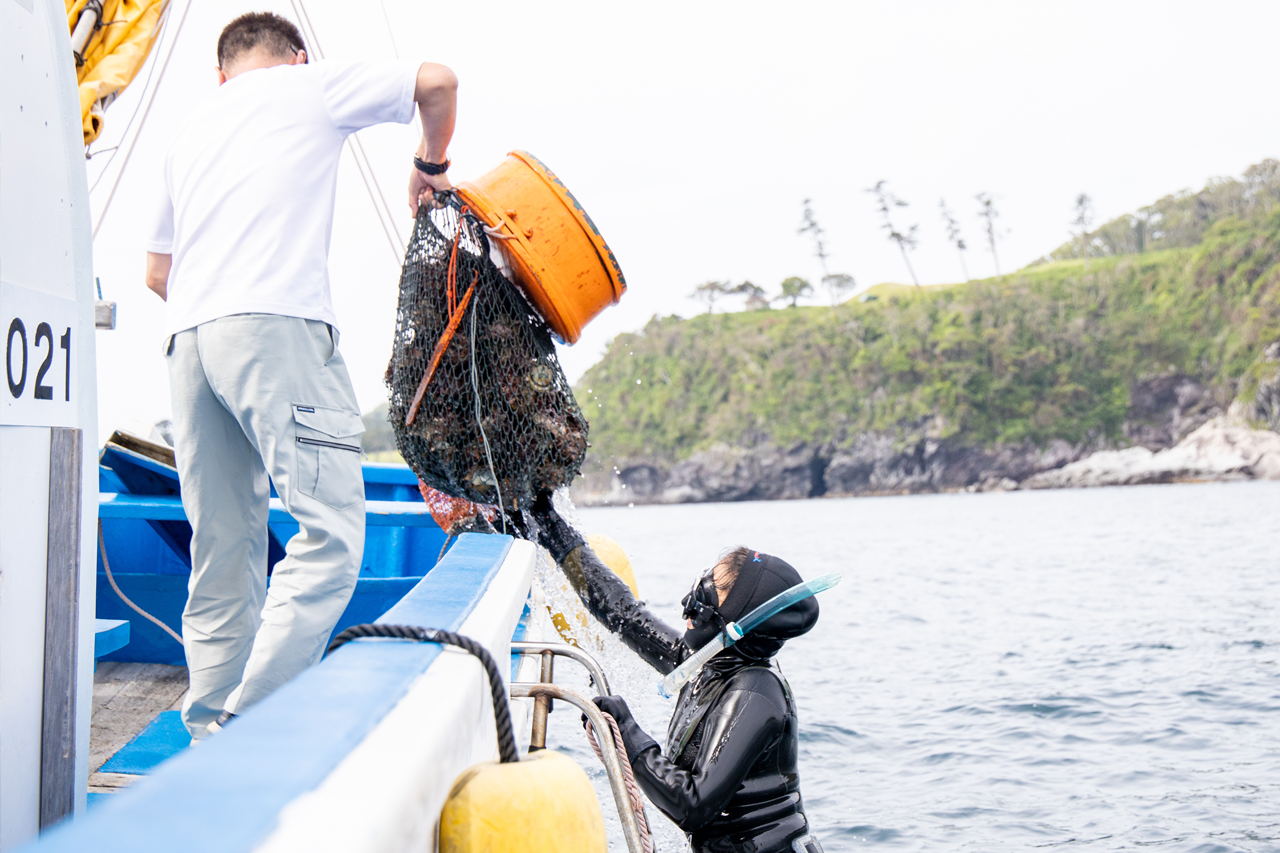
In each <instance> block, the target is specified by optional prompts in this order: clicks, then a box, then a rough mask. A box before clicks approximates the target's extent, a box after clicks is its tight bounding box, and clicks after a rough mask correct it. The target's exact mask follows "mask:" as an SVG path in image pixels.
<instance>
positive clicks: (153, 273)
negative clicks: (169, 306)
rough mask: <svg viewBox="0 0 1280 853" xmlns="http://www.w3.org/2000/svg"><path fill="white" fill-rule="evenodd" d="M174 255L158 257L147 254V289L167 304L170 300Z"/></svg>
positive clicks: (153, 253) (153, 254)
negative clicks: (170, 280) (170, 270)
mask: <svg viewBox="0 0 1280 853" xmlns="http://www.w3.org/2000/svg"><path fill="white" fill-rule="evenodd" d="M172 266H173V255H157V254H156V253H155V252H147V288H148V289H150V290H151V292H152V293H154V294H155V295H156V296H159V297H160V298H161V299H163V300H165V301H166V302H167V301H168V299H169V268H170V267H172Z"/></svg>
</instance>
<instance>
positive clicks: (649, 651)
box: [533, 493, 689, 675]
mask: <svg viewBox="0 0 1280 853" xmlns="http://www.w3.org/2000/svg"><path fill="white" fill-rule="evenodd" d="M533 516H534V518H535V519H536V520H537V523H538V542H539V543H540V544H541V545H542V546H543V547H544V548H546V549H547V550H548V551H550V552H551V556H552V557H553V558H554V559H555V561H556V562H557V563H559V564H560V568H561V569H563V570H564V573H565V577H567V578H568V579H569V583H570V584H572V585H573V589H574V592H576V593H578V597H579V598H581V599H582V603H583V604H585V605H586V606H587V610H589V611H591V615H592V616H594V617H595V618H596V619H598V620H599V621H600V623H601V624H603V625H604V626H605V627H606V628H608V629H609V630H610V631H612V632H613V633H615V634H617V635H618V636H619V638H620V639H621V640H622V642H623V644H624V645H626V646H627V648H629V649H631V650H632V651H634V652H635V653H636V654H638V655H640V657H641V658H643V659H644V661H645V663H647V664H649V666H651V667H653V668H654V669H656V670H657V671H658V672H660V673H662V674H663V675H666V674H667V673H669V672H671V670H673V669H675V668H676V666H677V665H678V664H679V663H680V661H682V660H684V659H685V657H686V656H687V655H688V654H689V649H688V647H687V646H686V645H685V644H684V642H683V640H682V639H681V634H680V632H678V631H676V630H675V629H674V628H672V627H671V626H670V625H668V624H666V623H665V622H663V621H662V620H661V619H659V618H658V617H656V616H654V615H653V614H652V613H650V612H649V610H648V608H646V607H645V606H644V603H643V602H641V601H637V600H636V597H635V596H634V595H632V594H631V590H630V589H629V588H628V587H627V585H626V584H625V583H623V581H622V579H621V578H619V577H618V576H617V575H615V574H614V573H613V571H612V570H611V569H610V568H609V567H608V566H606V565H605V564H604V563H602V562H601V561H600V558H599V557H597V556H596V554H595V552H594V551H592V550H591V547H590V546H589V545H587V543H586V542H585V541H584V540H583V538H582V535H581V534H580V533H578V531H577V530H575V529H574V528H573V526H572V525H570V524H569V523H568V522H567V521H565V520H564V519H563V518H561V517H560V515H559V513H557V512H556V511H555V509H553V508H552V506H551V496H550V494H547V493H543V494H542V495H541V496H539V498H538V501H537V502H536V503H535V504H534V506H533Z"/></svg>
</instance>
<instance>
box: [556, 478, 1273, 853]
mask: <svg viewBox="0 0 1280 853" xmlns="http://www.w3.org/2000/svg"><path fill="white" fill-rule="evenodd" d="M579 523H580V525H581V526H582V527H583V529H584V530H586V531H589V532H599V533H606V534H608V535H610V536H612V537H614V538H615V539H617V540H618V541H619V542H620V543H621V544H622V545H623V546H624V548H625V549H626V550H627V553H628V554H629V555H630V557H631V560H632V562H633V563H634V565H635V568H636V573H637V575H638V578H639V585H640V591H641V595H642V597H643V598H645V599H647V600H648V602H649V604H650V606H651V607H652V608H653V609H654V610H655V611H656V612H657V613H658V614H659V615H661V616H663V617H664V618H668V619H670V620H671V622H672V623H673V624H675V623H678V621H679V600H680V598H681V597H682V596H683V595H684V593H685V592H686V591H687V590H688V588H689V585H690V584H691V582H692V580H693V578H694V577H695V576H696V575H697V574H699V573H700V572H701V571H703V570H704V569H706V568H707V567H708V566H710V565H712V564H713V563H714V562H715V561H716V558H717V556H718V555H719V554H720V552H721V551H722V550H724V549H726V548H727V547H729V546H732V545H738V544H743V545H747V546H750V547H752V548H757V549H759V550H762V551H766V552H768V553H772V554H776V555H778V556H780V557H783V558H784V559H786V560H788V561H790V562H791V563H792V564H793V565H795V566H796V568H797V569H798V570H799V571H800V572H801V574H802V575H804V576H805V577H807V578H812V577H816V576H817V575H820V574H823V573H825V572H828V571H831V570H832V569H842V570H843V571H844V572H845V580H844V582H843V583H842V584H841V586H839V587H838V588H836V589H834V590H832V591H830V592H826V593H823V594H822V597H821V599H820V600H821V603H822V611H821V619H820V620H819V622H818V625H817V627H816V628H815V629H814V631H813V632H812V633H811V634H809V635H807V636H805V637H802V638H800V639H797V640H794V641H792V642H791V643H789V644H788V646H787V647H786V648H785V649H784V650H783V652H782V654H781V656H780V662H781V665H782V668H783V670H784V672H785V673H786V675H787V677H788V679H789V681H790V683H791V686H792V689H793V691H794V692H795V696H796V700H797V703H798V706H799V712H800V721H801V731H802V734H801V761H800V778H801V789H802V792H803V795H804V801H805V806H806V809H807V811H808V815H809V819H810V822H811V824H812V826H813V829H814V832H815V834H817V835H818V836H819V837H820V838H821V840H822V842H823V844H824V845H825V846H826V849H827V850H828V851H840V850H855V849H863V848H871V847H877V848H883V849H886V850H894V851H916V850H929V851H940V850H983V851H986V850H1027V849H1032V848H1054V847H1078V848H1087V849H1091V850H1129V849H1138V848H1155V849H1158V850H1160V851H1197V853H1208V851H1280V483H1231V484H1198V485H1174V486H1143V487H1128V488H1114V489H1088V490H1064V491H1044V492H1011V493H1004V494H974V495H969V494H948V495H929V496H912V497H888V498H858V499H848V500H811V501H792V502H759V503H733V504H702V505H684V506H667V507H635V508H617V509H592V510H581V511H580V512H579ZM601 654H602V656H603V657H604V658H605V664H606V668H607V669H608V671H609V673H610V677H611V679H612V680H613V681H614V689H615V691H617V692H621V693H623V694H624V695H625V696H626V697H627V698H628V700H630V701H631V702H632V704H633V705H634V706H635V707H636V709H637V716H638V717H639V718H640V720H641V722H642V723H643V724H644V725H645V726H646V728H647V729H648V730H649V731H650V733H651V734H653V735H654V736H655V737H657V738H658V739H659V740H660V741H665V732H666V723H667V719H668V718H669V715H670V713H671V703H669V702H667V701H665V700H662V699H660V698H659V697H658V696H657V694H656V691H655V688H654V684H655V679H654V677H653V676H652V673H651V671H650V670H648V669H647V668H646V667H644V665H643V664H641V663H639V661H638V659H637V658H635V657H634V656H633V655H631V654H630V653H629V652H626V651H625V650H621V649H620V647H617V646H609V647H608V648H606V649H603V650H602V651H601ZM570 666H571V665H569V664H563V665H561V669H560V670H559V671H558V674H557V676H558V677H557V680H564V681H566V682H568V681H571V680H572V679H574V678H578V676H577V674H576V673H573V674H570V673H569V672H567V671H566V670H567V668H568V667H570ZM579 681H580V685H579V686H580V687H581V688H582V689H584V690H586V689H587V687H586V681H585V679H581V678H579ZM549 743H550V745H552V746H555V747H557V748H560V749H564V750H566V751H568V752H570V753H572V754H573V755H574V756H575V757H576V758H578V759H579V760H581V761H582V762H583V763H584V764H593V763H594V762H595V758H594V756H592V754H591V752H590V750H589V748H588V747H587V746H586V745H585V742H584V741H583V739H582V732H581V728H580V727H579V724H578V715H577V714H576V713H573V712H559V711H558V712H557V713H555V714H553V715H552V718H551V724H550V731H549ZM593 772H594V774H595V783H596V785H597V789H598V790H599V791H600V792H601V793H602V794H604V796H605V797H606V798H607V796H608V794H607V788H605V787H604V782H603V778H602V776H601V774H600V773H599V772H598V771H593ZM606 802H608V801H607V800H606ZM649 816H650V821H651V823H653V824H654V825H655V829H656V837H657V841H658V849H659V850H664V851H672V850H684V849H687V846H686V845H685V844H684V841H683V836H682V835H681V834H680V833H679V831H678V830H677V829H676V828H675V827H674V826H673V825H671V824H670V823H669V822H667V821H665V820H664V819H663V818H662V817H661V816H660V815H659V813H658V812H657V811H656V809H654V808H653V807H652V805H650V806H649ZM606 818H607V820H608V822H609V824H610V835H611V847H612V848H613V849H617V850H625V846H623V845H622V842H621V839H620V836H619V835H618V830H617V825H618V824H617V820H616V817H612V816H610V815H609V814H608V811H607V810H606Z"/></svg>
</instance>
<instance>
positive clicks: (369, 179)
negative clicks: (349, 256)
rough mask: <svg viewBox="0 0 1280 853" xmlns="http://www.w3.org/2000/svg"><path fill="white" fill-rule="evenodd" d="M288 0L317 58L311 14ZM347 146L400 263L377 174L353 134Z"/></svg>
mask: <svg viewBox="0 0 1280 853" xmlns="http://www.w3.org/2000/svg"><path fill="white" fill-rule="evenodd" d="M289 4H290V5H291V6H293V12H294V15H296V16H297V18H298V24H299V25H300V26H301V27H302V29H303V31H304V32H303V35H304V36H305V37H306V39H307V41H308V43H309V44H310V45H311V47H312V49H314V50H315V54H316V58H317V59H324V49H323V48H322V47H320V39H319V38H318V37H317V36H316V29H315V26H314V25H313V24H312V23H311V16H310V15H308V14H307V7H306V5H305V4H304V3H303V2H302V0H289ZM347 146H348V149H349V150H350V151H351V157H352V159H354V160H355V161H356V170H357V171H359V172H360V179H361V180H363V181H364V188H365V191H366V192H368V194H369V201H370V202H372V203H373V209H374V212H375V213H376V214H377V216H378V224H380V225H381V226H382V231H383V233H384V234H386V235H387V244H388V245H389V246H390V247H391V254H392V255H393V256H394V260H395V263H396V264H397V265H399V264H400V262H401V260H402V259H403V258H404V251H405V246H404V241H403V240H402V239H401V238H400V232H399V230H398V229H397V228H396V225H395V216H394V214H392V212H391V206H390V205H388V204H387V198H386V196H385V195H383V193H382V187H381V185H380V184H379V183H378V178H377V175H375V174H374V171H373V165H372V163H370V162H369V155H368V154H366V153H365V150H364V145H363V144H361V142H360V139H359V137H357V136H356V134H354V133H353V134H351V135H350V136H348V137H347Z"/></svg>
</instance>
